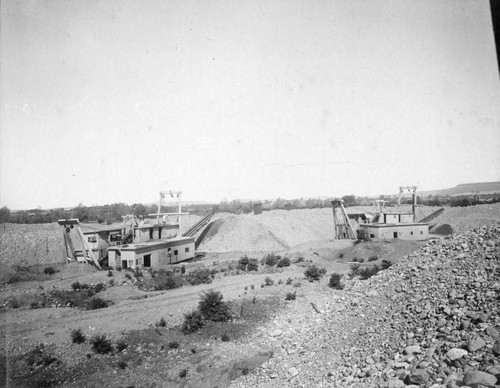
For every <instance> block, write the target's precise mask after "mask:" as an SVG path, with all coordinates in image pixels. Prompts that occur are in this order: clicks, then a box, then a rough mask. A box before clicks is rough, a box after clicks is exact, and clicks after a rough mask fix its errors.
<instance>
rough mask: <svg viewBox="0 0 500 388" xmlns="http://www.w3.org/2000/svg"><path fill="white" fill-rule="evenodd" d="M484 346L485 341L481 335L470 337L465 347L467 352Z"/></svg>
mask: <svg viewBox="0 0 500 388" xmlns="http://www.w3.org/2000/svg"><path fill="white" fill-rule="evenodd" d="M484 346H486V341H485V340H483V339H482V338H481V337H475V338H472V339H471V340H469V342H467V349H469V352H476V351H478V350H479V349H481V348H482V347H484Z"/></svg>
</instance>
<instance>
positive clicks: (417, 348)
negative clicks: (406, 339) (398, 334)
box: [403, 345, 420, 355]
mask: <svg viewBox="0 0 500 388" xmlns="http://www.w3.org/2000/svg"><path fill="white" fill-rule="evenodd" d="M403 353H404V354H406V355H409V354H417V353H420V346H419V345H412V346H407V347H406V348H405V350H404V352H403Z"/></svg>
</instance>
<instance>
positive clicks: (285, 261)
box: [277, 257, 290, 268]
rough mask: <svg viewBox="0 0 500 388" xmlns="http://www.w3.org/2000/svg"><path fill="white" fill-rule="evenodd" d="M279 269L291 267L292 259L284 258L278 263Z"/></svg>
mask: <svg viewBox="0 0 500 388" xmlns="http://www.w3.org/2000/svg"><path fill="white" fill-rule="evenodd" d="M277 267H278V268H283V267H290V259H289V258H288V257H283V258H282V259H280V260H279V261H278V264H277Z"/></svg>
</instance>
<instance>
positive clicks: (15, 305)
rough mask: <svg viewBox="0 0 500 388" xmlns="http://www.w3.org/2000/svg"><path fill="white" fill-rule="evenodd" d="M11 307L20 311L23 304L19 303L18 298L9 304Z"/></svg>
mask: <svg viewBox="0 0 500 388" xmlns="http://www.w3.org/2000/svg"><path fill="white" fill-rule="evenodd" d="M9 305H10V307H12V308H13V309H18V308H19V307H21V302H19V300H18V299H17V298H12V299H11V300H10V302H9Z"/></svg>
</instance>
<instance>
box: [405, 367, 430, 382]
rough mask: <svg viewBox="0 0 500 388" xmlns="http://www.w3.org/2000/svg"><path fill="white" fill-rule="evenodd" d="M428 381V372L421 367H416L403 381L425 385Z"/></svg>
mask: <svg viewBox="0 0 500 388" xmlns="http://www.w3.org/2000/svg"><path fill="white" fill-rule="evenodd" d="M427 381H429V374H428V373H427V372H426V371H425V370H423V369H417V370H416V371H415V372H413V373H410V374H409V375H408V376H407V377H406V380H405V382H406V383H407V384H416V385H425V384H427Z"/></svg>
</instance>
